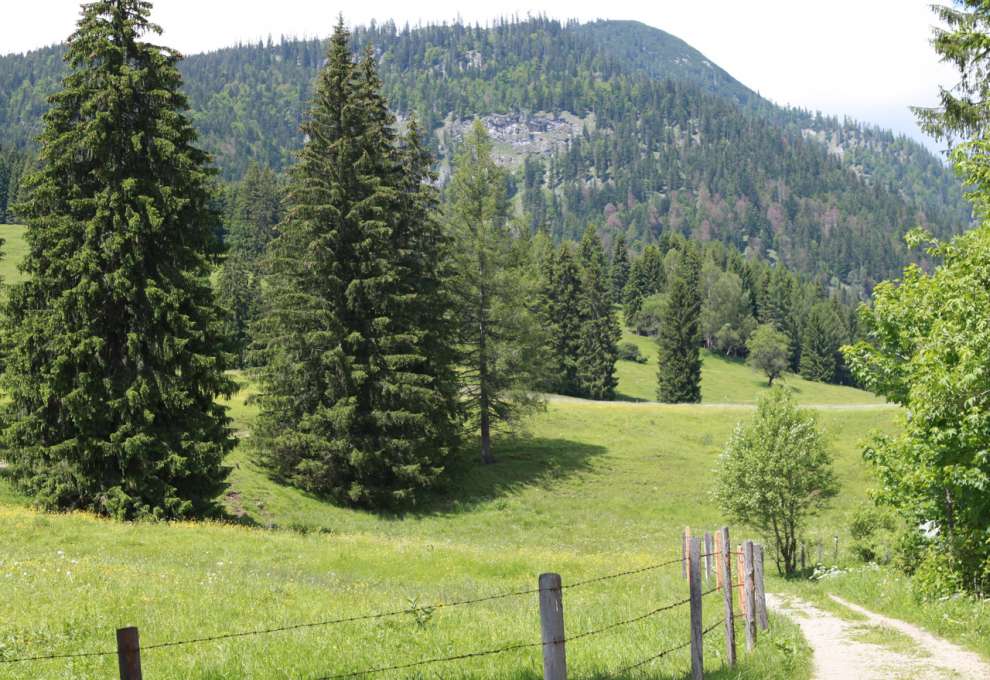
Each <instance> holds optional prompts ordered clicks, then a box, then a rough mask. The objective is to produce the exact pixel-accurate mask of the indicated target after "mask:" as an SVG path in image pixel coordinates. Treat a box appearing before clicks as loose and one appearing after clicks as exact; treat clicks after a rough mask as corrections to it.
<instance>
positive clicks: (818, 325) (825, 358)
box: [801, 302, 846, 382]
mask: <svg viewBox="0 0 990 680" xmlns="http://www.w3.org/2000/svg"><path fill="white" fill-rule="evenodd" d="M843 331H844V329H843V327H842V319H840V318H839V316H838V315H837V314H836V313H835V308H834V307H833V306H832V305H831V303H829V302H818V303H815V304H814V305H813V306H812V307H811V310H810V312H809V313H808V318H807V320H806V321H805V324H804V332H803V333H802V335H801V376H802V377H803V378H807V379H808V380H816V381H818V382H835V381H836V379H837V377H838V371H839V366H840V363H841V357H840V354H839V348H840V347H841V346H842V344H843V343H844V342H845V341H846V337H845V333H844V332H843Z"/></svg>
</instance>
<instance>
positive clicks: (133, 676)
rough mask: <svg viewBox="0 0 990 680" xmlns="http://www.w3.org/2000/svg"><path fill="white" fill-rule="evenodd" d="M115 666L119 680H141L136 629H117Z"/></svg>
mask: <svg viewBox="0 0 990 680" xmlns="http://www.w3.org/2000/svg"><path fill="white" fill-rule="evenodd" d="M117 665H118V666H119V667H120V680H141V642H140V639H139V637H138V629H137V628H135V627H131V628H118V629H117Z"/></svg>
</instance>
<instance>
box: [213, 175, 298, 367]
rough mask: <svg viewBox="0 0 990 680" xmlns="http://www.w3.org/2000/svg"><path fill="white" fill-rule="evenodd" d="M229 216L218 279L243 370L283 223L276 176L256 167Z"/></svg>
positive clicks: (239, 187)
mask: <svg viewBox="0 0 990 680" xmlns="http://www.w3.org/2000/svg"><path fill="white" fill-rule="evenodd" d="M226 213H227V214H226V215H225V219H224V222H225V227H226V240H227V248H228V255H227V259H226V261H225V262H224V264H223V267H222V268H221V269H220V273H219V274H218V276H217V286H216V292H217V301H218V302H219V303H220V305H221V306H223V307H224V308H225V309H226V310H227V312H228V316H227V321H226V329H227V333H226V334H227V336H228V337H229V338H230V339H231V341H232V344H233V346H232V350H233V351H234V352H235V353H236V354H237V357H238V362H237V363H238V366H239V367H241V368H243V367H244V365H245V361H246V359H247V354H246V350H247V347H248V344H249V342H250V333H249V327H250V325H251V324H252V323H254V322H255V321H256V320H257V319H258V317H259V316H260V314H261V279H262V277H263V275H264V258H263V256H264V253H265V251H266V249H267V248H268V244H269V243H271V241H272V239H273V238H274V237H275V234H276V225H277V224H278V223H279V222H280V221H281V219H282V195H281V187H280V186H279V183H278V180H277V179H276V177H275V174H274V173H273V172H272V171H271V170H269V169H268V168H264V169H262V168H260V167H258V166H257V165H255V164H252V165H250V166H248V171H247V174H246V175H245V176H244V179H243V180H242V181H240V182H238V183H237V184H236V185H234V186H233V187H232V189H231V190H230V192H229V197H228V204H227V210H226Z"/></svg>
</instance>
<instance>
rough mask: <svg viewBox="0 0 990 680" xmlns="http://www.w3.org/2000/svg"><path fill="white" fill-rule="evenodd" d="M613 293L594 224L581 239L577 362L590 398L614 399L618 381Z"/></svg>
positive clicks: (583, 388)
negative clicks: (579, 333)
mask: <svg viewBox="0 0 990 680" xmlns="http://www.w3.org/2000/svg"><path fill="white" fill-rule="evenodd" d="M611 293H612V288H611V285H610V281H609V277H608V268H607V263H606V260H605V251H604V250H603V248H602V243H601V241H600V240H599V238H598V234H597V232H596V231H595V228H594V227H592V226H589V227H588V229H587V230H586V231H585V232H584V236H583V237H582V239H581V295H580V304H579V307H578V309H579V310H580V322H581V326H580V332H581V337H580V342H579V344H578V355H577V362H576V364H577V373H578V382H579V385H580V391H581V394H582V396H585V397H588V398H590V399H608V400H610V399H613V398H615V388H616V386H617V385H618V379H617V378H616V377H615V362H616V361H618V359H619V350H618V342H619V340H620V339H621V337H622V330H621V329H620V328H619V323H618V320H617V319H616V318H615V312H614V311H613V310H612V296H611Z"/></svg>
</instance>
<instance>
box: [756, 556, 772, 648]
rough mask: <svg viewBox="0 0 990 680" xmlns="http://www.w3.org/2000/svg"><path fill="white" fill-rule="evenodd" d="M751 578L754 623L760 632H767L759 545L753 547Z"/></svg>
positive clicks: (765, 593) (768, 625)
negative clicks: (754, 604) (753, 585)
mask: <svg viewBox="0 0 990 680" xmlns="http://www.w3.org/2000/svg"><path fill="white" fill-rule="evenodd" d="M753 578H754V581H755V585H756V589H755V598H756V622H757V623H758V624H760V630H767V629H768V628H769V627H770V621H769V619H767V592H766V590H765V589H764V587H763V546H762V545H760V544H759V543H757V544H756V545H754V546H753Z"/></svg>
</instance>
